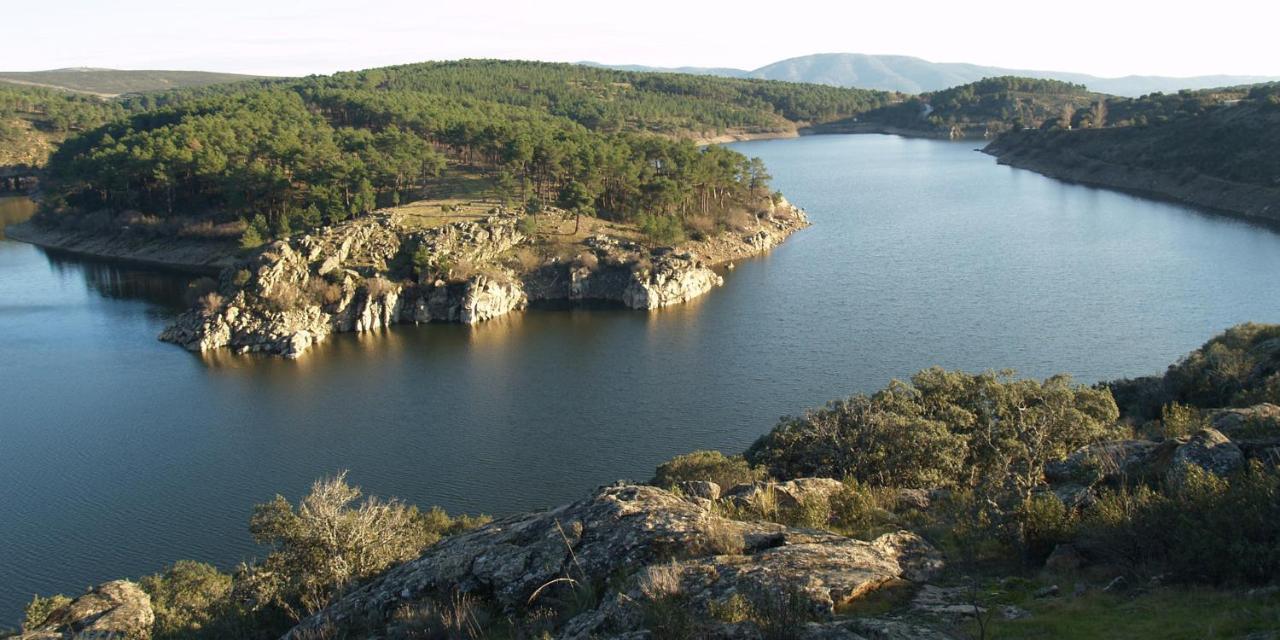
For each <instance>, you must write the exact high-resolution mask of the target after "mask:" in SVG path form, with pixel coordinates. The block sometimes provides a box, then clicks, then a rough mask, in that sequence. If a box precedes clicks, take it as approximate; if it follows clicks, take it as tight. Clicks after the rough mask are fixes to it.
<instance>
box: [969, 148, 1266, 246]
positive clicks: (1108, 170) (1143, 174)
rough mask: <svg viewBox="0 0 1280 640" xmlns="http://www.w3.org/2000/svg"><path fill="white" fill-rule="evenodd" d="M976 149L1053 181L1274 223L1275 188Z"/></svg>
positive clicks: (1075, 159)
mask: <svg viewBox="0 0 1280 640" xmlns="http://www.w3.org/2000/svg"><path fill="white" fill-rule="evenodd" d="M982 152H983V153H985V154H987V155H990V156H993V157H994V158H995V159H996V162H997V163H999V164H1002V165H1006V166H1010V167H1013V168H1015V169H1025V170H1028V171H1034V172H1036V173H1039V174H1040V175H1043V176H1047V177H1049V178H1053V179H1055V180H1062V181H1064V182H1072V183H1076V184H1081V185H1085V186H1090V187H1097V188H1103V189H1110V190H1112V191H1120V192H1124V193H1128V194H1131V195H1135V196H1139V197H1143V198H1147V199H1149V200H1160V201H1164V202H1172V203H1175V204H1181V205H1185V206H1189V207H1194V208H1196V209H1201V210H1204V211H1207V212H1209V213H1213V214H1217V215H1226V216H1230V217H1233V218H1239V219H1242V220H1247V221H1250V222H1255V223H1259V224H1263V225H1266V226H1269V227H1277V226H1280V189H1274V188H1267V187H1263V186H1259V185H1252V184H1244V183H1240V182H1231V181H1228V180H1222V179H1220V178H1214V177H1211V176H1206V175H1202V174H1197V175H1195V176H1193V177H1190V178H1185V177H1182V176H1174V175H1170V174H1168V173H1165V172H1160V171H1154V170H1151V169H1144V168H1141V167H1130V166H1124V165H1118V164H1113V163H1108V162H1103V161H1101V160H1096V159H1093V158H1087V157H1084V156H1080V155H1078V154H1072V153H1067V154H1060V155H1049V154H1045V153H1038V152H1036V151H1035V150H1030V149H1022V148H1020V147H1017V146H1011V147H1010V146H1005V145H1002V144H1000V142H999V141H996V142H992V143H991V144H989V145H987V146H986V147H985V148H984V149H982Z"/></svg>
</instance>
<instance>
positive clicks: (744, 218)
mask: <svg viewBox="0 0 1280 640" xmlns="http://www.w3.org/2000/svg"><path fill="white" fill-rule="evenodd" d="M759 223H760V221H759V220H758V219H757V218H756V216H755V215H754V214H752V213H751V212H749V211H746V210H744V209H733V210H732V211H729V212H728V213H726V214H725V216H724V224H725V226H726V227H728V228H729V229H730V230H733V231H739V232H742V231H751V230H753V229H755V228H756V227H757V226H759Z"/></svg>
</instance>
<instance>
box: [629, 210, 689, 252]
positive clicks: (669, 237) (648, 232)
mask: <svg viewBox="0 0 1280 640" xmlns="http://www.w3.org/2000/svg"><path fill="white" fill-rule="evenodd" d="M636 224H637V225H639V227H640V233H643V234H644V237H645V238H646V239H647V240H648V241H649V243H650V244H652V245H658V246H668V245H674V244H679V243H681V242H684V225H683V224H681V223H680V219H679V218H676V217H675V216H664V215H656V214H650V213H642V214H640V215H639V216H638V217H637V218H636Z"/></svg>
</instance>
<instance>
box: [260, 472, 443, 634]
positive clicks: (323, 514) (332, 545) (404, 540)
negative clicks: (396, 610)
mask: <svg viewBox="0 0 1280 640" xmlns="http://www.w3.org/2000/svg"><path fill="white" fill-rule="evenodd" d="M360 496H361V493H360V489H359V488H357V487H352V486H350V485H348V484H347V482H346V472H343V473H340V474H338V475H337V476H335V477H333V478H328V479H324V480H319V481H317V482H316V483H315V484H313V485H312V487H311V492H310V493H309V494H308V495H307V496H306V497H304V498H303V499H302V500H301V502H299V504H298V506H297V508H296V509H295V508H294V506H293V505H291V504H290V503H289V501H288V500H286V499H285V498H284V497H283V496H276V498H275V500H273V501H271V502H268V503H265V504H260V505H257V506H256V507H254V510H253V517H252V519H251V520H250V523H249V532H250V533H252V534H253V538H254V541H256V542H257V543H259V544H263V545H268V546H269V547H270V548H271V552H270V554H269V555H268V556H267V558H266V560H264V561H263V562H262V563H261V564H259V565H257V566H255V567H254V572H255V573H257V574H258V577H259V578H261V583H262V587H263V590H264V591H265V592H264V593H260V594H258V595H257V598H258V600H259V601H260V602H274V603H275V604H277V605H279V606H280V607H281V608H283V609H285V610H286V611H290V612H292V613H293V615H294V616H295V617H296V618H299V619H300V618H301V617H302V615H307V614H310V613H314V612H316V611H319V610H320V609H321V608H323V607H324V605H326V604H327V603H328V602H329V601H330V600H331V599H332V598H333V597H334V596H336V595H337V594H339V593H341V592H342V591H343V590H345V589H346V588H348V587H349V586H351V585H352V584H353V583H355V582H357V581H359V580H362V579H365V578H368V577H370V576H372V575H374V574H376V573H378V572H380V571H382V570H384V569H386V568H387V567H389V566H391V565H393V564H395V563H398V562H404V561H406V560H409V559H411V558H413V557H415V556H417V555H418V553H419V552H421V550H422V549H423V548H425V547H427V546H428V545H430V544H434V543H435V542H436V541H438V540H439V539H440V536H441V534H442V532H441V531H440V530H438V528H437V527H436V526H435V525H434V524H433V523H432V522H431V521H430V519H428V518H424V517H423V516H422V515H421V514H420V513H419V511H418V510H417V509H416V508H413V507H409V506H406V505H405V504H403V503H401V502H399V501H396V500H391V501H383V500H378V499H376V498H366V499H364V500H359V499H360ZM299 609H300V610H299ZM299 614H301V615H299Z"/></svg>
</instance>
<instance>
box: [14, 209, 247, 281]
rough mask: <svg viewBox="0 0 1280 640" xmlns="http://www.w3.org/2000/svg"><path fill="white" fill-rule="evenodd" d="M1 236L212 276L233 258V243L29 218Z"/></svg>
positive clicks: (47, 247) (72, 252)
mask: <svg viewBox="0 0 1280 640" xmlns="http://www.w3.org/2000/svg"><path fill="white" fill-rule="evenodd" d="M4 234H5V238H6V239H8V240H14V241H17V242H25V243H27V244H30V245H34V246H37V247H40V248H42V249H45V250H48V251H54V252H58V253H64V254H68V255H72V256H76V257H81V258H91V259H94V260H104V261H108V262H120V263H124V264H132V265H137V266H143V267H148V268H153V269H163V270H166V271H177V272H181V273H186V274H191V275H200V276H216V275H218V274H219V273H221V272H222V270H223V269H225V268H227V267H229V266H231V265H232V264H234V263H235V261H236V259H237V250H236V248H235V245H234V244H230V243H218V242H210V241H197V240H178V239H165V240H163V241H161V242H162V243H163V244H162V245H160V244H159V243H158V242H157V241H155V240H151V239H145V238H125V237H122V236H120V235H115V236H112V237H107V238H104V237H100V236H95V235H93V234H90V233H88V232H75V231H57V230H52V229H43V228H41V227H39V226H37V225H36V224H34V223H33V222H31V221H27V222H19V223H16V224H11V225H9V226H7V227H5V229H4Z"/></svg>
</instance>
